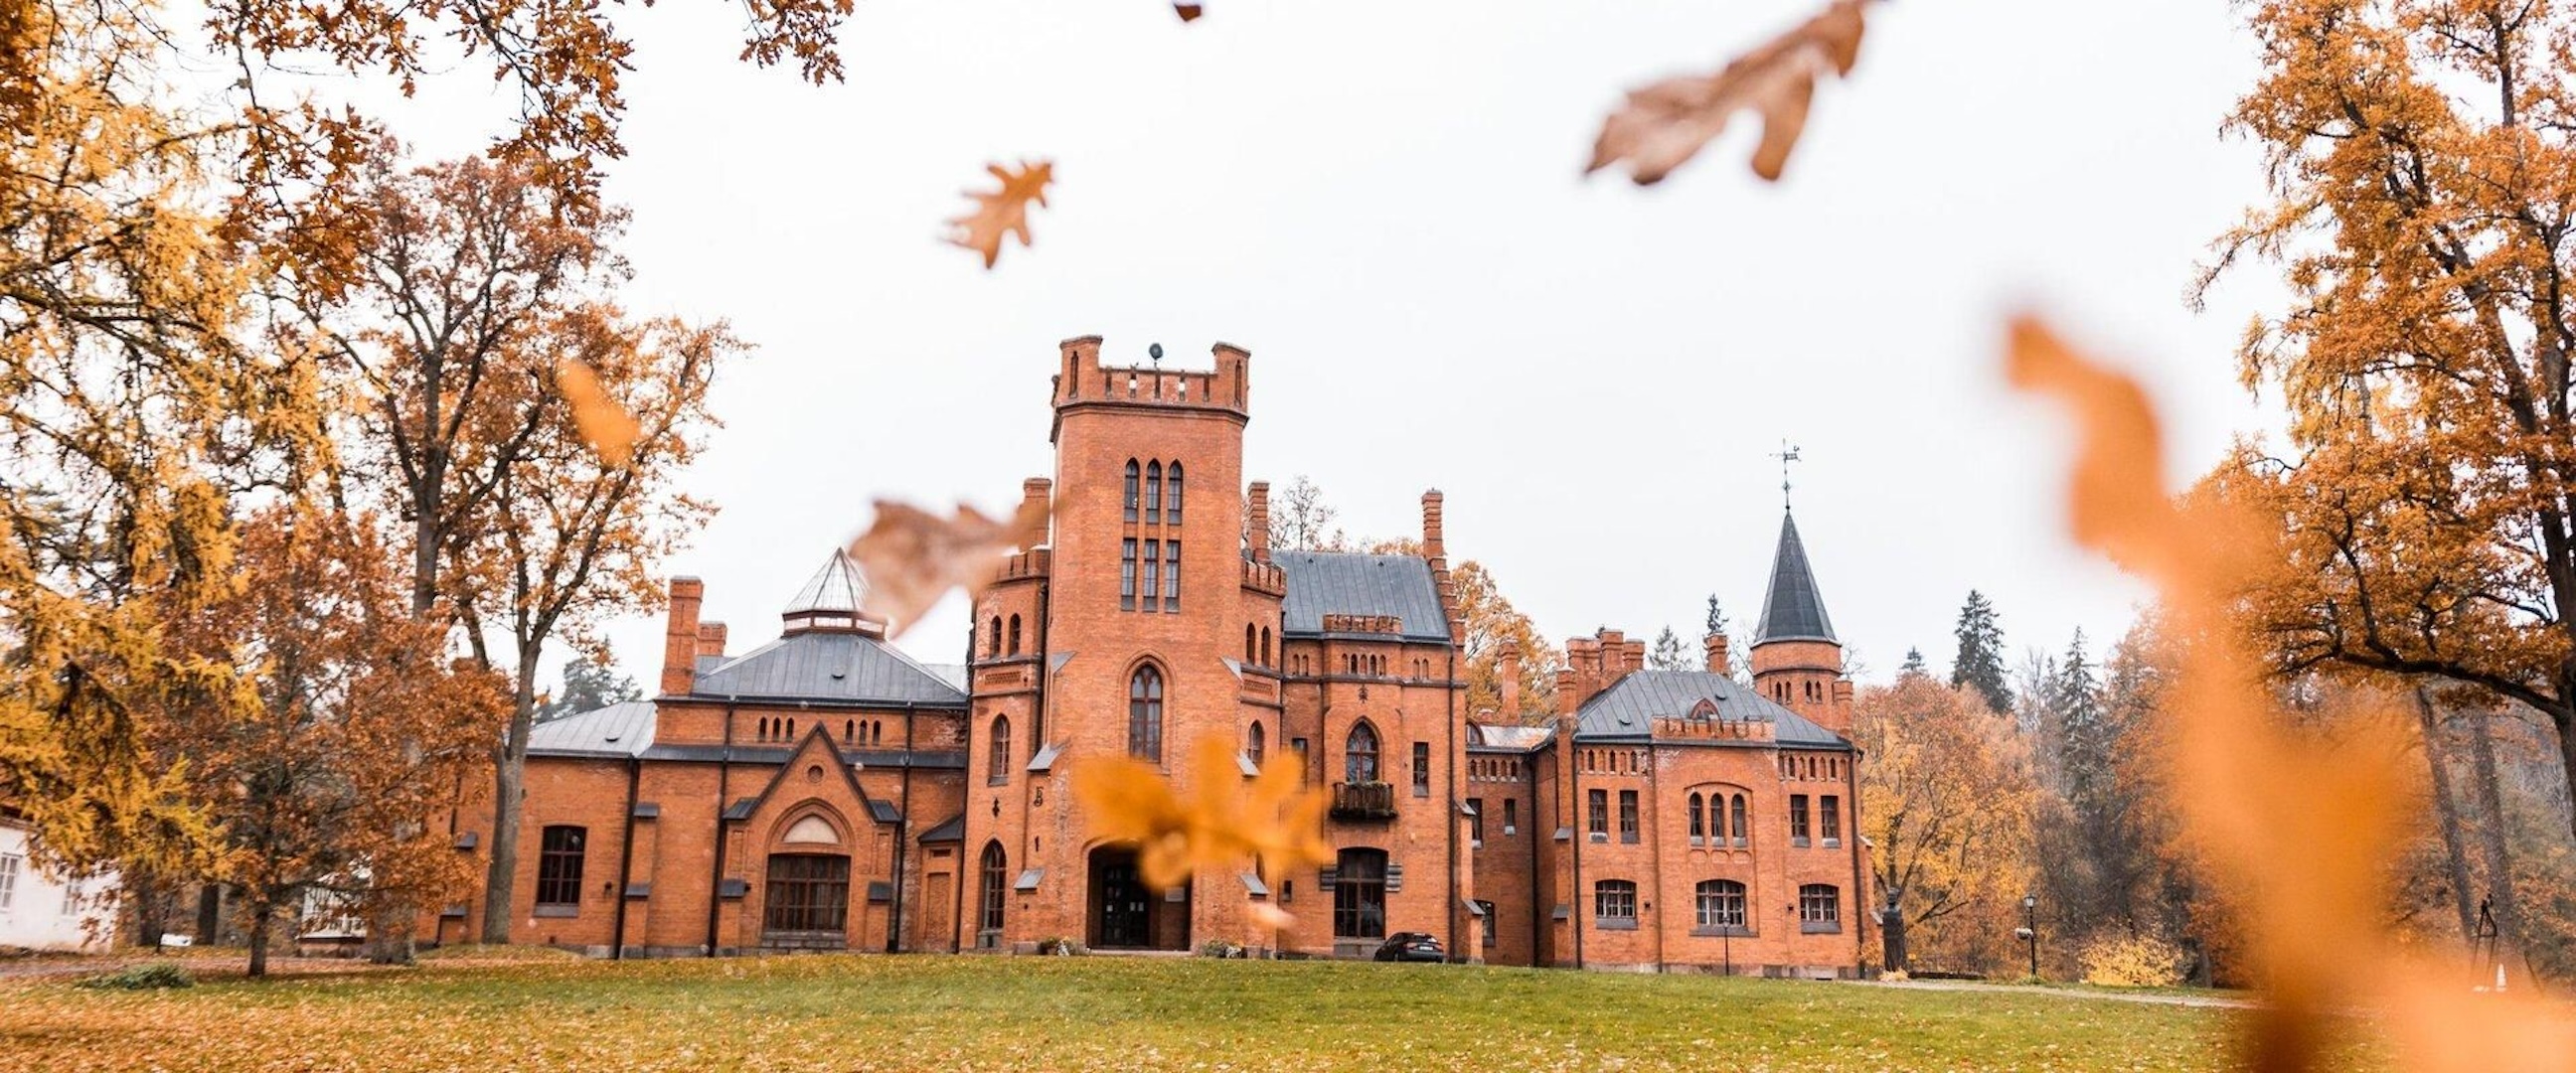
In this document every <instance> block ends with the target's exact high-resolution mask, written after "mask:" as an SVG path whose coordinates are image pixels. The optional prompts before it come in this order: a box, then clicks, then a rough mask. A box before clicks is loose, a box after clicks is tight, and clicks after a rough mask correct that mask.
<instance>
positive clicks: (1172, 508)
mask: <svg viewBox="0 0 2576 1073" xmlns="http://www.w3.org/2000/svg"><path fill="white" fill-rule="evenodd" d="M1166 472H1168V473H1169V474H1170V476H1169V477H1167V478H1166V479H1167V480H1168V481H1170V487H1169V488H1166V489H1165V490H1164V492H1163V521H1164V522H1165V524H1169V525H1179V524H1181V464H1180V463H1179V462H1177V461H1175V462H1173V463H1172V468H1171V469H1170V470H1168V471H1166Z"/></svg>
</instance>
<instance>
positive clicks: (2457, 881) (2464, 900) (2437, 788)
mask: <svg viewBox="0 0 2576 1073" xmlns="http://www.w3.org/2000/svg"><path fill="white" fill-rule="evenodd" d="M2415 722H2416V725H2417V726H2418V727H2420V728H2421V729H2422V730H2423V733H2424V762H2425V765H2426V766H2427V767H2428V768H2430V769H2431V772H2432V776H2433V816H2434V818H2435V819H2436V820H2438V821H2439V822H2440V826H2441V830H2442V856H2443V861H2444V863H2445V864H2446V865H2447V866H2448V867H2449V868H2450V876H2451V903H2452V905H2451V908H2452V910H2453V911H2454V912H2456V913H2458V914H2459V918H2460V941H2461V942H2470V941H2472V940H2474V939H2475V938H2476V937H2477V929H2478V916H2477V903H2476V901H2475V900H2474V898H2473V897H2472V895H2471V888H2472V887H2474V886H2475V885H2476V880H2475V879H2473V878H2472V877H2471V876H2470V875H2469V851H2468V847H2467V845H2466V844H2465V843H2464V842H2463V840H2462V837H2461V834H2460V802H2459V799H2458V798H2457V797H2454V796H2452V792H2451V765H2450V763H2449V762H2448V761H2447V760H2445V759H2443V756H2442V724H2441V719H2440V717H2439V716H2438V715H2437V714H2436V713H2435V712H2434V711H2433V698H2432V695H2431V694H2430V693H2428V692H2427V691H2426V690H2425V688H2424V687H2423V686H2420V685H2419V686H2416V687H2415Z"/></svg>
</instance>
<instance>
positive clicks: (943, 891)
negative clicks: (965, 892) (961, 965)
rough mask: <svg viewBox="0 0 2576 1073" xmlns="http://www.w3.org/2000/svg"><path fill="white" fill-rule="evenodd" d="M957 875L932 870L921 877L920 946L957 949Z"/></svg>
mask: <svg viewBox="0 0 2576 1073" xmlns="http://www.w3.org/2000/svg"><path fill="white" fill-rule="evenodd" d="M956 881H957V880H956V877H954V876H951V875H949V874H948V873H946V872H933V873H931V874H929V875H927V876H923V877H922V880H921V945H923V946H925V947H928V948H930V949H934V950H937V949H943V948H944V949H946V950H947V951H948V952H949V953H952V954H953V953H956V952H957V894H956V888H955V887H953V886H951V884H953V883H955V882H956Z"/></svg>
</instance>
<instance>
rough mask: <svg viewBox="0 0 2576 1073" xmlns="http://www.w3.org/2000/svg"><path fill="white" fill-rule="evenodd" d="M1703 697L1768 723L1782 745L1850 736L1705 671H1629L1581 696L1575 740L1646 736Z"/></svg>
mask: <svg viewBox="0 0 2576 1073" xmlns="http://www.w3.org/2000/svg"><path fill="white" fill-rule="evenodd" d="M1703 703H1705V704H1707V705H1709V706H1710V707H1711V708H1712V709H1714V712H1713V714H1714V717H1715V718H1718V719H1726V720H1748V721H1753V722H1762V723H1770V724H1772V731H1771V733H1772V737H1773V739H1774V740H1775V741H1777V742H1778V743H1780V744H1782V745H1807V746H1827V747H1848V746H1849V744H1850V743H1849V742H1846V741H1844V740H1843V739H1842V738H1841V737H1840V736H1838V735H1836V734H1835V733H1834V732H1832V731H1830V730H1826V729H1825V728H1823V727H1820V726H1817V725H1816V724H1815V722H1814V721H1812V720H1810V719H1808V718H1807V717H1805V716H1802V715H1799V714H1798V713H1796V712H1793V711H1790V710H1789V709H1787V708H1783V707H1781V706H1780V705H1779V704H1777V703H1774V702H1772V701H1771V700H1770V699H1769V698H1766V697H1764V696H1762V695H1761V694H1759V693H1756V692H1754V691H1753V690H1752V689H1751V688H1749V687H1747V686H1745V685H1743V684H1741V683H1739V682H1737V681H1735V680H1734V679H1732V678H1728V677H1727V676H1725V675H1722V674H1716V673H1713V672H1710V671H1630V672H1628V673H1627V674H1625V675H1622V676H1621V677H1620V678H1619V680H1618V681H1616V682H1613V683H1611V685H1610V688H1608V689H1604V690H1602V691H1601V692H1599V693H1596V694H1594V695H1593V697H1592V699H1591V700H1588V701H1585V702H1583V707H1582V708H1581V709H1580V710H1579V711H1578V712H1577V714H1576V715H1575V726H1574V740H1576V741H1645V740H1647V739H1648V737H1649V736H1651V735H1652V734H1653V732H1654V724H1655V719H1656V718H1658V717H1682V716H1688V715H1689V714H1690V713H1691V711H1692V710H1693V709H1695V708H1698V707H1700V705H1702V704H1703Z"/></svg>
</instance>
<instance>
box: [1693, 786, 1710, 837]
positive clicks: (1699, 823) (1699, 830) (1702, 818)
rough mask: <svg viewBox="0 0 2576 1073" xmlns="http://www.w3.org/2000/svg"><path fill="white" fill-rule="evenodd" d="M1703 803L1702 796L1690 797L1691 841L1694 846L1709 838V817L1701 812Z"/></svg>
mask: <svg viewBox="0 0 2576 1073" xmlns="http://www.w3.org/2000/svg"><path fill="white" fill-rule="evenodd" d="M1701 801H1702V798H1701V797H1700V795H1698V794H1696V793H1694V794H1692V795H1690V840H1691V843H1692V844H1693V845H1697V844H1698V843H1699V842H1700V841H1701V840H1702V839H1705V838H1707V837H1708V828H1707V827H1706V826H1705V824H1706V822H1707V815H1706V814H1705V813H1702V812H1701V811H1700V810H1699V807H1700V803H1701Z"/></svg>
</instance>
